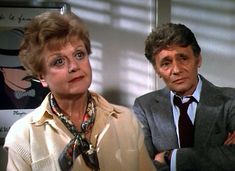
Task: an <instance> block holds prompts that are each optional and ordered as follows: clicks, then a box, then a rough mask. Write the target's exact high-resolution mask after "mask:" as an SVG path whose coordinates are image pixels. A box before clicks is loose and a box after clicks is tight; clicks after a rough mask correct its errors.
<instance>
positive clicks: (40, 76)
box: [39, 75, 48, 87]
mask: <svg viewBox="0 0 235 171" xmlns="http://www.w3.org/2000/svg"><path fill="white" fill-rule="evenodd" d="M39 80H40V82H41V84H42V86H43V87H48V84H47V82H46V80H45V78H44V76H43V75H39Z"/></svg>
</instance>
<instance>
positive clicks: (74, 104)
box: [54, 93, 88, 120]
mask: <svg viewBox="0 0 235 171" xmlns="http://www.w3.org/2000/svg"><path fill="white" fill-rule="evenodd" d="M54 97H55V99H56V102H57V104H58V106H59V108H60V109H61V111H62V113H63V114H64V115H66V116H68V117H69V118H70V119H72V120H73V118H81V119H82V117H83V115H84V113H85V112H86V108H87V100H88V93H84V94H82V95H79V96H76V97H73V98H71V97H70V98H63V97H60V96H55V95H54Z"/></svg>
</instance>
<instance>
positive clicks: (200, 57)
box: [197, 54, 202, 68]
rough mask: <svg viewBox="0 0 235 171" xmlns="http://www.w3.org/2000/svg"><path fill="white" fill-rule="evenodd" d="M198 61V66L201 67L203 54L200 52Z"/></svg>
mask: <svg viewBox="0 0 235 171" xmlns="http://www.w3.org/2000/svg"><path fill="white" fill-rule="evenodd" d="M197 60H198V61H197V66H198V68H200V67H201V65H202V56H201V54H199V56H198V59H197Z"/></svg>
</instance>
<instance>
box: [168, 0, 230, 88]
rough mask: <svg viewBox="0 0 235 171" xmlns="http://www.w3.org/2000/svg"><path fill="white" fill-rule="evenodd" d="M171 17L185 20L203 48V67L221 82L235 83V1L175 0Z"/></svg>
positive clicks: (201, 70)
mask: <svg viewBox="0 0 235 171" xmlns="http://www.w3.org/2000/svg"><path fill="white" fill-rule="evenodd" d="M172 21H173V22H180V23H184V24H186V25H187V26H189V27H190V28H191V29H192V31H193V32H194V33H195V34H196V37H197V39H198V42H199V44H200V46H201V48H202V58H203V64H202V67H201V69H200V73H202V74H203V75H204V76H205V77H206V78H208V79H209V80H210V81H212V82H213V83H214V84H216V85H219V86H230V87H234V86H235V76H234V75H235V67H234V66H235V1H234V0H192V1H188V0H172Z"/></svg>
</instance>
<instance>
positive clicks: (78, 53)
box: [75, 51, 86, 60]
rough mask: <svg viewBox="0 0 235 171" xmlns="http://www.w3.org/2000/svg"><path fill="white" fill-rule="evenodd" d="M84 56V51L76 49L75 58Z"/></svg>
mask: <svg viewBox="0 0 235 171" xmlns="http://www.w3.org/2000/svg"><path fill="white" fill-rule="evenodd" d="M85 56H86V54H85V53H84V52H82V51H78V52H77V53H76V54H75V57H76V58H77V59H79V60H80V59H83V58H84V57H85Z"/></svg>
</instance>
